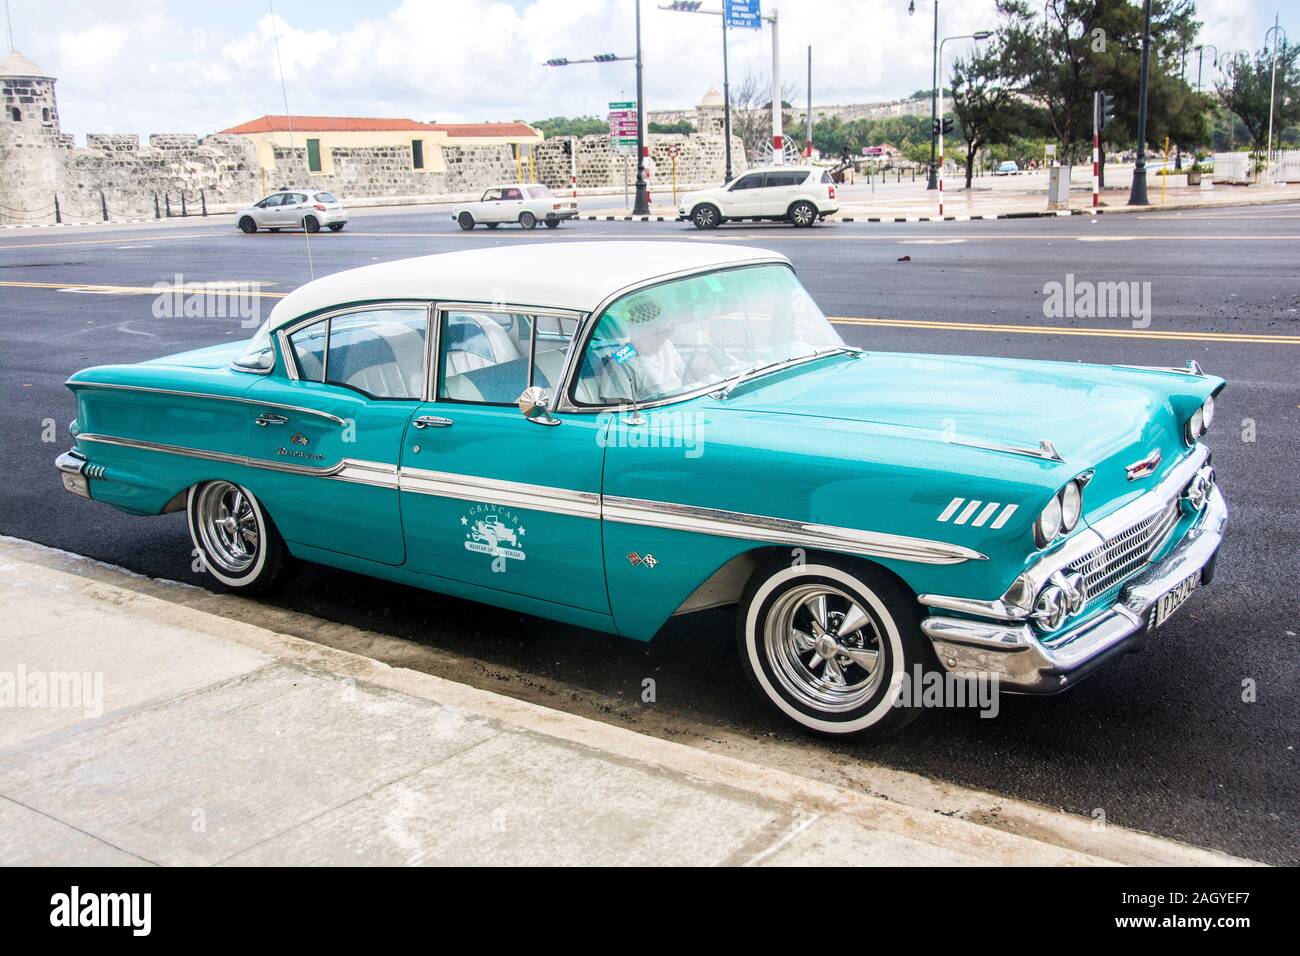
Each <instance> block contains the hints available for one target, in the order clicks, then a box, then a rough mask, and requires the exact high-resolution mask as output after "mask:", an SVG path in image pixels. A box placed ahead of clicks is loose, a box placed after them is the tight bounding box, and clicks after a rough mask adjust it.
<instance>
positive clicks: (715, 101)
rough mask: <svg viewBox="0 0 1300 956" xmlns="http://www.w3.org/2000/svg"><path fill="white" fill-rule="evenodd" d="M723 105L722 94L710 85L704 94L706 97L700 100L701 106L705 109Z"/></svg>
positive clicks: (718, 107)
mask: <svg viewBox="0 0 1300 956" xmlns="http://www.w3.org/2000/svg"><path fill="white" fill-rule="evenodd" d="M722 106H723V102H722V94H721V93H719V92H718V91H717V90H715V89H714V88H713V87H711V86H710V87H709V91H708V92H707V93H705V94H704V99H702V100H700V107H701V108H703V109H709V108H710V107H716V108H717V109H722Z"/></svg>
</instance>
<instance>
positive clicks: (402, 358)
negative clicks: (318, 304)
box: [289, 309, 428, 399]
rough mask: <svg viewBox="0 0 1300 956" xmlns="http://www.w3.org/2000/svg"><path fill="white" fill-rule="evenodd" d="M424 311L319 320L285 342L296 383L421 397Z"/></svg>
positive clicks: (388, 311) (375, 394) (377, 395)
mask: <svg viewBox="0 0 1300 956" xmlns="http://www.w3.org/2000/svg"><path fill="white" fill-rule="evenodd" d="M427 330H428V315H427V313H426V312H425V310H424V309H375V310H372V311H367V312H350V313H347V314H346V315H339V316H335V317H333V318H331V319H323V320H321V321H320V322H317V323H315V324H313V325H309V326H307V327H306V328H303V329H299V330H298V331H297V332H294V333H293V335H291V336H289V344H290V347H291V349H292V351H293V355H294V359H295V361H296V362H297V365H298V377H299V378H300V379H302V380H304V381H308V382H329V383H332V384H334V385H343V386H346V387H347V388H352V389H355V390H357V391H359V392H363V393H365V394H366V395H369V396H371V397H373V398H402V399H419V398H422V397H423V396H424V354H425V348H424V343H425V336H426V334H427Z"/></svg>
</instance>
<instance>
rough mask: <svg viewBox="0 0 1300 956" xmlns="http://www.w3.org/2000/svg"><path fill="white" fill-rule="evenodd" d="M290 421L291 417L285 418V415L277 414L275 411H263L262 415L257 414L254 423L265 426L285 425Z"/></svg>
mask: <svg viewBox="0 0 1300 956" xmlns="http://www.w3.org/2000/svg"><path fill="white" fill-rule="evenodd" d="M288 421H289V419H287V418H285V416H283V415H276V414H274V413H273V412H263V413H262V414H261V415H258V416H257V418H256V419H255V420H254V424H256V425H261V426H263V427H265V426H267V425H284V424H287V423H288Z"/></svg>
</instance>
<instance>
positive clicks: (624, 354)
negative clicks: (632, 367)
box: [614, 342, 638, 365]
mask: <svg viewBox="0 0 1300 956" xmlns="http://www.w3.org/2000/svg"><path fill="white" fill-rule="evenodd" d="M637 354H638V353H637V350H636V346H635V345H633V344H632V343H631V342H628V343H627V345H624V346H623V347H622V348H620V349H619V350H618V351H617V352H615V353H614V361H615V362H617V363H618V364H619V365H626V364H627V363H628V362H630V361H631V360H632V359H634V358H636V357H637Z"/></svg>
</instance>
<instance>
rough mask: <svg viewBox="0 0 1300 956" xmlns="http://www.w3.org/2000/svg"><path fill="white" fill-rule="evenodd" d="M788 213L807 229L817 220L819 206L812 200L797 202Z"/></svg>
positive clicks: (790, 218) (802, 227) (801, 226)
mask: <svg viewBox="0 0 1300 956" xmlns="http://www.w3.org/2000/svg"><path fill="white" fill-rule="evenodd" d="M786 215H787V218H788V219H789V220H790V221H791V222H792V223H794V224H795V225H796V226H798V227H800V228H801V229H807V228H808V227H809V226H811V225H812V224H813V223H815V222H816V221H817V207H816V206H814V205H813V204H812V203H810V202H797V203H795V204H794V205H793V206H791V207H790V211H789V212H788V213H787V214H786Z"/></svg>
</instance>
